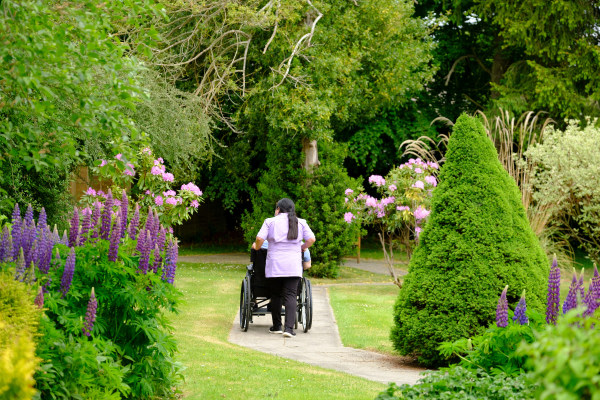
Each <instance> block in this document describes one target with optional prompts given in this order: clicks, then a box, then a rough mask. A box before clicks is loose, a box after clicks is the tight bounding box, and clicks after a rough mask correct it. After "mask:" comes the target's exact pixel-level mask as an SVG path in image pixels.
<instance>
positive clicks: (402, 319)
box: [392, 116, 547, 365]
mask: <svg viewBox="0 0 600 400" xmlns="http://www.w3.org/2000/svg"><path fill="white" fill-rule="evenodd" d="M446 160H447V161H446V163H445V164H444V166H443V167H442V169H441V172H440V176H439V180H440V184H439V185H438V186H437V188H436V189H435V190H434V192H433V198H432V208H431V215H430V216H429V221H428V223H427V224H426V225H425V227H424V229H423V233H422V234H421V239H420V243H419V245H418V246H417V248H416V250H415V252H414V254H413V257H412V259H411V262H410V265H409V272H408V275H407V276H406V278H405V280H404V286H403V288H402V289H401V290H400V295H399V297H398V301H397V303H396V306H395V311H394V315H395V317H394V320H395V327H394V328H393V330H392V340H393V342H394V347H395V348H396V349H397V350H398V351H399V352H400V353H401V354H414V355H416V356H417V357H418V359H419V361H420V362H421V363H423V364H425V365H439V364H443V363H445V362H446V361H445V360H444V359H443V358H442V357H441V356H440V355H439V353H438V350H437V347H438V345H439V344H440V343H441V342H444V341H454V340H457V339H459V338H462V337H469V336H472V335H475V334H477V333H481V332H482V331H483V329H485V327H487V326H488V325H489V324H490V322H491V321H493V319H494V310H495V308H496V300H497V296H498V293H500V292H501V289H502V288H503V287H504V286H505V285H506V284H508V285H509V289H508V299H509V300H510V302H513V301H514V300H515V299H518V298H519V296H520V295H521V292H522V291H523V289H526V290H527V295H528V301H529V305H530V306H531V307H532V308H533V309H537V310H540V311H541V309H542V307H543V304H544V280H545V277H546V271H547V262H546V257H545V255H544V253H543V251H542V249H541V248H540V245H539V243H538V241H537V238H536V237H535V235H534V233H533V232H532V231H531V228H530V227H529V223H528V221H527V217H526V215H525V211H524V209H523V206H522V204H521V201H520V194H519V191H518V188H517V187H516V184H515V182H514V181H513V180H512V179H511V178H510V177H509V176H508V174H507V173H506V171H504V169H503V168H502V166H501V165H500V163H499V161H498V157H497V154H496V151H495V149H494V146H493V145H492V143H491V142H490V141H489V139H488V138H487V136H486V134H485V132H484V130H483V127H482V125H481V124H480V123H479V122H478V121H477V120H476V119H475V118H471V117H467V116H461V117H460V118H459V119H458V120H457V122H456V124H455V125H454V132H453V134H452V136H451V137H450V141H449V144H448V152H447V156H446Z"/></svg>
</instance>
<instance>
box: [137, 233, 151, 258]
mask: <svg viewBox="0 0 600 400" xmlns="http://www.w3.org/2000/svg"><path fill="white" fill-rule="evenodd" d="M146 233H149V232H148V231H146V230H142V231H140V234H139V235H138V239H137V243H136V245H135V250H136V251H139V252H140V253H141V252H142V250H143V249H144V246H145V244H146Z"/></svg>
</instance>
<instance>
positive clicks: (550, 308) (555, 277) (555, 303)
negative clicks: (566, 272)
mask: <svg viewBox="0 0 600 400" xmlns="http://www.w3.org/2000/svg"><path fill="white" fill-rule="evenodd" d="M559 296H560V268H558V261H557V260H556V255H554V259H553V260H552V267H551V268H550V276H549V277H548V303H547V304H546V323H548V324H552V325H556V318H557V317H558V311H559V308H560V306H559V300H560V299H559Z"/></svg>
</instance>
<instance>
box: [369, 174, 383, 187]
mask: <svg viewBox="0 0 600 400" xmlns="http://www.w3.org/2000/svg"><path fill="white" fill-rule="evenodd" d="M369 183H374V184H375V186H377V187H379V186H383V185H385V179H384V178H383V176H381V175H371V176H370V177H369Z"/></svg>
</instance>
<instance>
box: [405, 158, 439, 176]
mask: <svg viewBox="0 0 600 400" xmlns="http://www.w3.org/2000/svg"><path fill="white" fill-rule="evenodd" d="M427 167H429V168H433V169H439V168H440V166H439V165H438V163H434V162H431V161H427V162H425V161H423V160H421V159H420V158H411V159H410V160H408V162H406V163H404V164H402V165H401V166H400V168H401V169H402V168H410V169H414V170H415V172H416V173H418V174H420V173H423V168H427ZM417 170H418V171H417Z"/></svg>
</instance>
